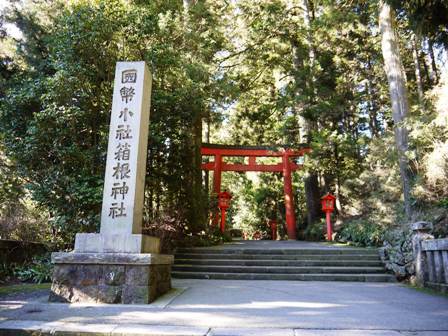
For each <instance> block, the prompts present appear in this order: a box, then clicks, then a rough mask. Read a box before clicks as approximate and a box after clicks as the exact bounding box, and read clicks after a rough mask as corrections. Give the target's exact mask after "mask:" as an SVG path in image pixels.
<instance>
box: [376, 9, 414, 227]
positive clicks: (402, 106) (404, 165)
mask: <svg viewBox="0 0 448 336" xmlns="http://www.w3.org/2000/svg"><path fill="white" fill-rule="evenodd" d="M379 25H380V30H381V48H382V53H383V58H384V69H385V72H386V75H387V80H388V82H389V94H390V100H391V104H392V117H393V120H394V133H395V145H396V147H397V152H398V163H399V166H400V175H401V181H402V185H403V198H404V209H405V213H406V217H407V219H408V220H410V219H411V218H412V207H411V181H412V172H411V169H410V167H409V161H408V159H407V157H406V152H407V150H408V130H407V129H406V127H405V125H403V122H404V121H405V120H406V117H407V115H408V111H409V106H408V93H407V90H406V79H405V76H404V71H403V64H402V62H401V59H400V50H399V47H398V41H397V37H396V35H395V31H394V28H393V18H392V11H391V8H390V6H389V5H388V4H386V3H385V2H384V1H381V2H380V13H379Z"/></svg>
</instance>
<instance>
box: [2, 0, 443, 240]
mask: <svg viewBox="0 0 448 336" xmlns="http://www.w3.org/2000/svg"><path fill="white" fill-rule="evenodd" d="M447 36H448V4H447V3H446V2H445V1H431V2H421V1H398V0H391V1H374V0H355V1H328V0H319V1H317V0H264V1H251V0H234V1H226V0H183V1H181V0H155V1H149V2H148V1H125V0H71V1H58V0H53V1H51V0H21V1H17V0H14V1H12V0H11V1H8V2H7V3H6V5H5V6H4V8H3V9H2V14H1V17H0V44H1V48H0V155H1V164H0V170H1V174H0V199H1V200H2V202H1V206H0V237H1V238H15V239H31V240H33V239H37V240H51V241H57V242H65V243H67V242H68V243H71V242H72V241H73V237H74V234H75V233H76V232H94V231H96V230H98V229H99V214H100V209H101V197H102V186H103V181H104V176H103V175H104V169H105V162H106V150H107V135H108V134H107V132H108V125H109V121H110V109H111V97H112V86H113V76H114V69H115V64H116V62H117V61H137V60H144V61H146V63H147V64H148V66H149V67H150V69H151V72H152V74H153V89H152V90H153V91H152V102H151V116H150V120H151V121H150V125H149V126H148V127H149V138H148V145H149V146H148V160H147V174H146V187H145V213H144V222H145V228H146V229H147V230H148V232H151V233H153V234H164V233H161V231H163V230H164V229H166V230H167V231H170V230H171V231H173V230H174V231H176V232H177V234H179V235H180V236H191V235H203V234H204V232H206V231H207V230H209V228H210V223H209V218H210V211H214V210H213V209H214V208H215V207H216V199H215V197H216V195H212V193H211V191H210V190H211V183H210V181H211V178H212V176H209V174H206V173H204V172H202V171H201V162H202V159H201V155H200V147H201V143H205V142H206V143H220V144H237V145H270V146H287V147H290V148H294V147H298V146H300V145H301V144H307V145H308V146H309V147H310V148H311V149H312V153H310V154H309V155H307V156H306V159H305V162H304V166H303V169H302V170H300V171H299V172H296V173H294V176H293V185H294V201H295V207H296V219H297V223H296V224H297V228H298V229H299V233H300V238H301V239H321V238H323V229H322V227H323V226H322V225H323V222H322V213H321V211H320V202H319V199H320V197H321V196H323V195H324V194H325V193H327V192H331V193H333V194H334V195H335V196H336V197H337V209H336V214H335V215H336V217H335V218H336V219H337V231H339V235H340V237H341V239H346V240H351V241H357V242H359V243H361V244H365V245H369V244H373V245H374V244H379V243H381V242H382V241H383V240H384V234H385V232H386V231H390V230H392V229H393V228H400V227H404V226H405V225H406V224H407V223H409V222H411V221H416V220H429V221H431V222H433V223H434V224H435V225H436V234H437V235H439V236H445V235H446V232H447V224H448V218H447V209H448V76H447V73H448V71H447V67H448V64H447V48H448V37H447ZM281 181H282V176H281V174H278V173H258V174H252V173H251V174H243V173H225V174H224V176H223V189H224V188H227V189H229V190H230V191H231V192H232V194H233V195H234V198H233V206H232V208H231V209H230V217H229V221H230V224H231V225H230V227H232V226H233V227H235V228H239V229H241V230H244V231H246V232H249V233H252V232H254V231H256V230H261V231H263V230H266V229H267V227H266V223H267V221H268V220H269V219H277V220H278V221H279V222H280V223H284V221H285V218H284V200H283V190H282V182H281Z"/></svg>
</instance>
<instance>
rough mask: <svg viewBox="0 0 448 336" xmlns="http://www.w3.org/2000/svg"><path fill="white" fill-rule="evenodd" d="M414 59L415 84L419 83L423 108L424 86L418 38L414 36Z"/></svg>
mask: <svg viewBox="0 0 448 336" xmlns="http://www.w3.org/2000/svg"><path fill="white" fill-rule="evenodd" d="M412 58H413V59H414V67H415V82H416V83H417V93H418V104H419V105H420V107H423V98H424V97H423V84H422V76H421V73H420V61H419V59H418V48H417V37H416V36H415V34H413V35H412Z"/></svg>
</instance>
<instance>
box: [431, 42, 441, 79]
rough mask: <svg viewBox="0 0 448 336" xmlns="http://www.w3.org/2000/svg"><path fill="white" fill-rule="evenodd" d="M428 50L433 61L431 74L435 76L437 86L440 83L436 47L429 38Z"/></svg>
mask: <svg viewBox="0 0 448 336" xmlns="http://www.w3.org/2000/svg"><path fill="white" fill-rule="evenodd" d="M428 50H429V57H430V59H431V72H432V74H433V76H434V78H433V84H434V85H435V84H437V83H438V82H439V71H438V70H437V64H436V58H435V56H434V46H433V44H432V41H431V39H430V38H428Z"/></svg>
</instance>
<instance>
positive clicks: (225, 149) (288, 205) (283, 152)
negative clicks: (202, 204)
mask: <svg viewBox="0 0 448 336" xmlns="http://www.w3.org/2000/svg"><path fill="white" fill-rule="evenodd" d="M308 152H310V148H309V147H306V146H300V149H298V150H293V149H290V148H283V147H281V148H274V147H266V146H260V147H257V146H230V145H215V144H202V148H201V154H202V155H203V156H213V162H206V163H203V164H202V169H203V170H208V171H213V191H214V192H215V193H216V194H218V193H220V192H221V173H222V172H223V171H240V172H242V171H255V172H281V173H283V189H284V193H285V209H286V228H287V232H288V239H293V240H295V239H297V233H296V219H295V213H294V198H293V192H292V177H291V173H292V172H293V171H296V170H299V169H301V168H302V165H300V164H297V163H295V162H292V161H291V158H294V157H300V156H304V155H305V153H308ZM223 157H248V158H249V163H248V164H240V163H226V162H223ZM258 157H281V158H282V162H281V163H278V164H260V163H257V158H258Z"/></svg>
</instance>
